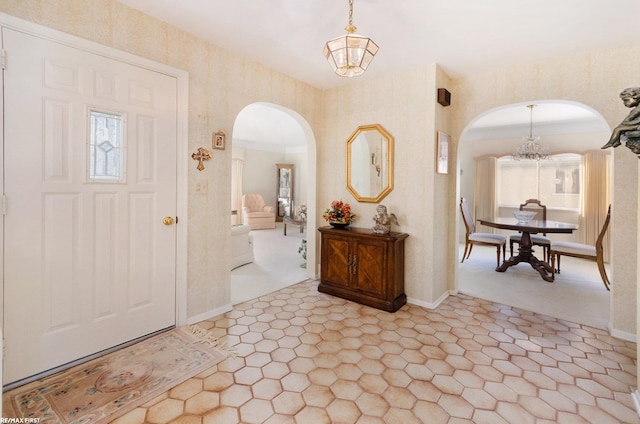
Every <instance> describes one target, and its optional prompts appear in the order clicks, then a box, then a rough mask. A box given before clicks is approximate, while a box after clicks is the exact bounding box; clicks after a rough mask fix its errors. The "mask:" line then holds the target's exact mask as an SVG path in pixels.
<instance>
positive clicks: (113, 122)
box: [89, 110, 125, 182]
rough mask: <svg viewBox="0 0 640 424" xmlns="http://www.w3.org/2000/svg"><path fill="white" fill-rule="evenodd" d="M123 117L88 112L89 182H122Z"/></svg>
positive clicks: (94, 111)
mask: <svg viewBox="0 0 640 424" xmlns="http://www.w3.org/2000/svg"><path fill="white" fill-rule="evenodd" d="M124 150H125V149H124V117H123V116H122V115H121V114H117V113H110V112H103V111H98V110H89V180H90V181H105V182H121V181H124V169H125V166H124Z"/></svg>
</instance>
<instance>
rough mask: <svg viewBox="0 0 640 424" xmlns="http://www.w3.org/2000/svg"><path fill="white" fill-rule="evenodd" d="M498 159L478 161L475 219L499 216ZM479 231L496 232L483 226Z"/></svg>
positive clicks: (480, 159)
mask: <svg viewBox="0 0 640 424" xmlns="http://www.w3.org/2000/svg"><path fill="white" fill-rule="evenodd" d="M497 164H498V158H496V157H494V156H485V157H481V158H478V159H476V184H475V190H474V195H473V197H474V199H473V203H474V208H473V211H474V214H473V215H474V217H473V218H474V219H478V218H487V217H493V216H498V202H497V201H496V168H497ZM478 231H480V232H483V233H492V232H494V229H493V228H489V227H485V226H482V228H481V229H478Z"/></svg>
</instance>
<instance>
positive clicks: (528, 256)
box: [496, 232, 553, 283]
mask: <svg viewBox="0 0 640 424" xmlns="http://www.w3.org/2000/svg"><path fill="white" fill-rule="evenodd" d="M532 247H533V245H532V244H531V234H530V233H528V232H523V233H522V237H521V239H520V248H519V249H518V254H517V255H515V256H512V257H510V258H509V259H507V260H506V261H504V262H503V263H502V265H500V266H498V267H497V268H496V271H498V272H505V271H506V270H507V269H508V268H509V267H511V266H513V265H517V264H519V263H520V262H527V263H529V264H530V265H531V267H532V268H533V269H535V270H536V271H538V272H539V273H540V276H541V277H542V279H543V280H545V281H548V282H550V283H552V282H553V272H551V271H552V270H551V265H549V264H548V263H547V262H545V261H541V260H540V259H538V258H536V257H535V256H534V255H533V249H532Z"/></svg>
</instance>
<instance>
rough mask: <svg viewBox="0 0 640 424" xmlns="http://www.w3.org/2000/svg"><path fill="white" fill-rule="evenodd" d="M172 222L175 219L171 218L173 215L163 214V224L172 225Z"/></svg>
mask: <svg viewBox="0 0 640 424" xmlns="http://www.w3.org/2000/svg"><path fill="white" fill-rule="evenodd" d="M174 222H175V220H174V219H173V217H170V216H165V217H164V219H163V220H162V223H163V224H164V225H173V223H174Z"/></svg>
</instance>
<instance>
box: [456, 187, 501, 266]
mask: <svg viewBox="0 0 640 424" xmlns="http://www.w3.org/2000/svg"><path fill="white" fill-rule="evenodd" d="M460 211H461V212H462V219H463V221H464V226H465V228H466V229H467V234H466V236H465V240H464V254H463V255H462V260H461V261H460V263H462V262H464V260H465V259H469V256H471V249H473V245H475V244H479V245H484V246H496V250H497V257H496V260H497V263H498V265H497V266H500V247H502V260H503V261H504V260H505V256H506V250H507V238H506V237H505V236H503V235H501V234H492V233H477V232H476V225H475V223H474V221H473V217H472V216H471V211H469V204H468V203H467V200H466V199H465V198H464V197H461V198H460Z"/></svg>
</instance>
